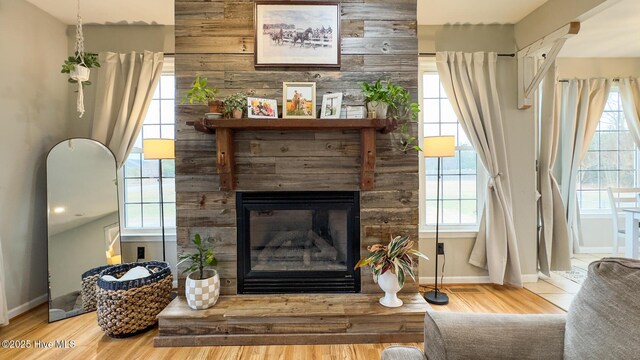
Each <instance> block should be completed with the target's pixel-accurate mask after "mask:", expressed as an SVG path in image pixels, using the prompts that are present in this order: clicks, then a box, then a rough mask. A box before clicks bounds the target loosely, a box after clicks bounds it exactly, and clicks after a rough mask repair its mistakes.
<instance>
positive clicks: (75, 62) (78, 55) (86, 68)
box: [62, 0, 100, 117]
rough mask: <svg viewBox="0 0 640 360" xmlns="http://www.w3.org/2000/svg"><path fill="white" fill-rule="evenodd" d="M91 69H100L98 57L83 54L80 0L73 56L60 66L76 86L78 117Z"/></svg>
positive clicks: (82, 113)
mask: <svg viewBox="0 0 640 360" xmlns="http://www.w3.org/2000/svg"><path fill="white" fill-rule="evenodd" d="M92 67H97V68H98V67H100V63H99V62H98V55H97V54H92V53H85V52H84V35H83V33H82V16H80V0H78V17H77V23H76V44H75V54H74V55H73V56H69V58H68V59H67V60H66V61H65V62H64V64H63V65H62V73H65V74H69V82H70V83H72V84H78V90H77V93H78V99H77V103H76V108H77V110H78V113H79V114H80V117H82V116H83V115H84V92H83V90H84V86H86V85H91V82H90V81H89V75H90V74H91V68H92Z"/></svg>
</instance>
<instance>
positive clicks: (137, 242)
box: [122, 234, 178, 279]
mask: <svg viewBox="0 0 640 360" xmlns="http://www.w3.org/2000/svg"><path fill="white" fill-rule="evenodd" d="M165 239H166V241H165V253H166V256H167V260H166V261H167V262H168V263H169V266H170V267H171V271H172V272H173V278H174V279H178V276H177V275H178V273H177V270H176V269H177V267H176V264H177V259H178V246H177V243H176V235H175V234H172V235H169V234H167V235H166V236H165ZM138 247H144V253H145V257H144V259H137V254H138ZM136 260H139V261H152V260H162V236H124V237H122V261H123V262H127V263H129V262H135V261H136Z"/></svg>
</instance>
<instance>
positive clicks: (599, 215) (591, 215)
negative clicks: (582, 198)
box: [580, 211, 612, 219]
mask: <svg viewBox="0 0 640 360" xmlns="http://www.w3.org/2000/svg"><path fill="white" fill-rule="evenodd" d="M611 216H612V215H611V212H609V211H606V212H581V213H580V218H581V219H606V218H611Z"/></svg>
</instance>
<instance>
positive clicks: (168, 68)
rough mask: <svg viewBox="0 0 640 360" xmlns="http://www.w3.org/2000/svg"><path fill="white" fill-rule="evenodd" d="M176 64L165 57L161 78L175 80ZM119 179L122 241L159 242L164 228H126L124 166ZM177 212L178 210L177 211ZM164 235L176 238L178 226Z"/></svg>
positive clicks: (175, 98) (172, 227) (175, 96)
mask: <svg viewBox="0 0 640 360" xmlns="http://www.w3.org/2000/svg"><path fill="white" fill-rule="evenodd" d="M174 64H175V59H174V58H173V57H168V56H165V57H164V64H163V67H162V74H161V76H167V75H171V76H174V78H175V66H174ZM176 85H177V83H176ZM158 86H160V84H158ZM174 91H175V94H174V101H177V99H178V90H177V86H176V88H175V89H174ZM160 100H162V97H161V98H160ZM174 113H175V107H174ZM164 125H168V124H164ZM143 126H144V125H143ZM161 126H162V125H161ZM173 126H174V140H175V126H176V123H175V121H174V123H173ZM141 131H142V129H141ZM163 161H167V160H163ZM173 161H175V160H173ZM159 170H160V171H162V169H159ZM145 178H149V177H142V176H141V179H145ZM117 179H118V180H117V181H118V213H119V221H120V233H121V236H122V241H123V242H126V241H127V237H137V238H138V239H136V240H135V241H138V242H149V241H152V242H153V241H156V240H157V239H156V238H159V237H161V236H162V226H158V227H146V228H128V227H126V213H125V207H126V202H125V192H126V188H125V177H124V166H123V167H122V168H120V169H118V170H117ZM153 179H158V180H159V177H153ZM174 179H175V178H174ZM174 181H175V180H174ZM158 204H159V202H158ZM176 208H177V199H176ZM176 212H177V209H176ZM161 224H162V222H161ZM164 233H165V236H168V237H175V236H176V235H177V224H176V226H167V225H165V227H164ZM129 241H131V240H129Z"/></svg>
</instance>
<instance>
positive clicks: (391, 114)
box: [359, 79, 422, 153]
mask: <svg viewBox="0 0 640 360" xmlns="http://www.w3.org/2000/svg"><path fill="white" fill-rule="evenodd" d="M359 85H360V89H361V90H362V95H363V96H364V100H365V103H370V102H374V101H380V102H383V103H386V104H388V105H389V111H388V112H387V118H388V119H391V120H393V121H394V122H395V123H397V126H398V128H397V135H398V141H397V148H398V149H399V150H400V151H402V152H405V153H406V152H408V151H409V150H412V149H413V150H416V151H422V149H421V148H420V146H418V141H417V139H416V138H415V136H413V135H411V123H412V122H416V121H418V115H419V114H420V105H418V103H415V102H412V101H411V93H410V92H409V90H407V89H405V88H404V87H402V86H400V85H396V84H394V83H392V82H391V80H387V81H385V82H383V81H382V80H380V79H378V80H377V81H376V82H374V83H360V84H359Z"/></svg>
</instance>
